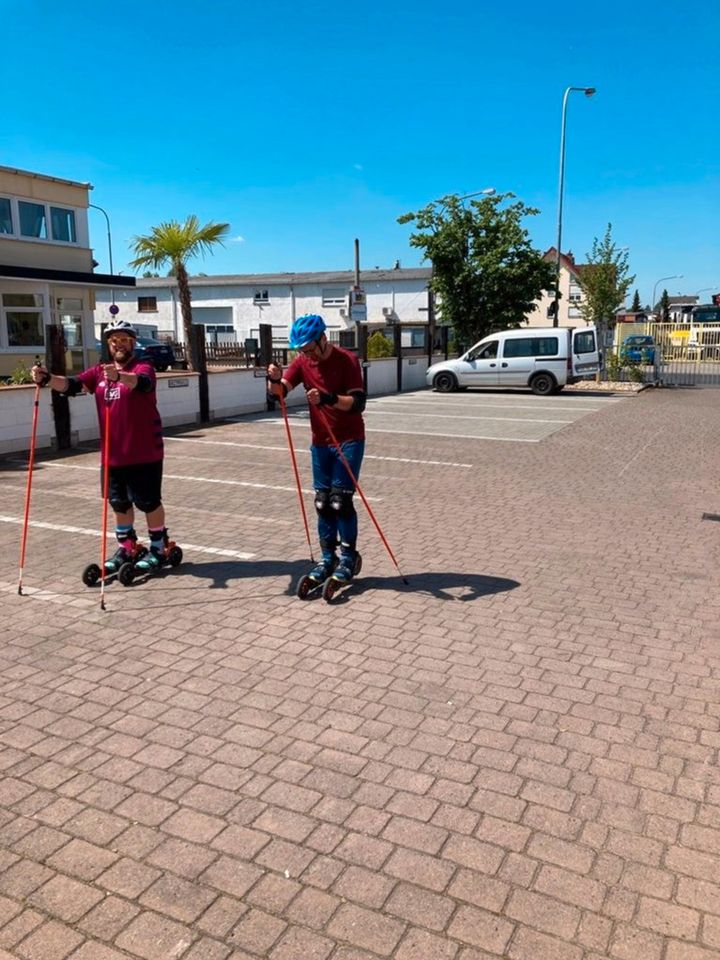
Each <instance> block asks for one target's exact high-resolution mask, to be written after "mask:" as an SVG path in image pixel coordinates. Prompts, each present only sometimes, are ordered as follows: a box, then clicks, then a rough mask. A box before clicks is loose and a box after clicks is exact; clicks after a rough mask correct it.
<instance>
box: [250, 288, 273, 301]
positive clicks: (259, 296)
mask: <svg viewBox="0 0 720 960" xmlns="http://www.w3.org/2000/svg"><path fill="white" fill-rule="evenodd" d="M253 303H270V297H269V296H268V292H267V290H256V291H255V296H254V297H253Z"/></svg>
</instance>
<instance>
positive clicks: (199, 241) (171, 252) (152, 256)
mask: <svg viewBox="0 0 720 960" xmlns="http://www.w3.org/2000/svg"><path fill="white" fill-rule="evenodd" d="M229 229H230V224H229V223H212V222H210V223H206V224H205V225H204V226H200V221H199V220H198V218H197V217H196V216H195V215H194V214H191V215H190V216H189V217H188V218H187V220H185V222H184V223H179V222H178V221H177V220H169V221H168V222H166V223H161V224H159V226H157V227H153V228H152V230H151V232H150V234H149V235H148V236H140V237H133V240H132V248H133V252H134V253H135V259H134V260H132V261H131V262H130V266H131V267H132V268H133V269H134V270H140V269H142V268H143V267H146V268H148V269H150V270H158V269H159V268H161V267H164V266H169V267H170V273H171V275H172V276H174V277H175V279H176V280H177V285H178V295H179V299H180V309H181V312H182V318H183V330H184V333H185V349H186V351H187V358H188V366H189V367H190V369H191V370H195V369H197V357H196V356H195V349H194V342H193V337H192V306H191V293H190V282H189V278H188V272H187V266H186V264H187V262H188V260H192V259H193V258H194V257H197V256H204V255H205V254H206V253H208V252H210V251H211V250H212V248H213V247H214V246H215V245H216V244H218V243H219V244H221V245H222V241H223V239H224V238H225V237H226V236H227V233H228V230H229Z"/></svg>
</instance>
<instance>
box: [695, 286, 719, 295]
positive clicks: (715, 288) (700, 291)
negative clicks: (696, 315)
mask: <svg viewBox="0 0 720 960" xmlns="http://www.w3.org/2000/svg"><path fill="white" fill-rule="evenodd" d="M718 286H719V284H717V283H714V284H713V285H712V286H711V287H702V288H701V289H700V290H698V291H697V293H696V294H695V296H696V297H698V298H699V297H700V294H701V293H705V292H706V291H707V290H717V288H718Z"/></svg>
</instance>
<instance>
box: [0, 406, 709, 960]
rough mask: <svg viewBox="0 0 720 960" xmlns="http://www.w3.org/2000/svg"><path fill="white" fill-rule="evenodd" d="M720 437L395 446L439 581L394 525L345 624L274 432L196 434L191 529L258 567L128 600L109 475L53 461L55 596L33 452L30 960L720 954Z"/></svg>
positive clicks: (176, 508)
mask: <svg viewBox="0 0 720 960" xmlns="http://www.w3.org/2000/svg"><path fill="white" fill-rule="evenodd" d="M429 396H430V395H428V397H429ZM498 396H499V395H498ZM453 399H454V400H456V401H458V402H457V404H456V407H455V409H456V410H457V411H458V415H466V416H467V415H472V414H473V413H479V412H481V411H482V409H483V404H484V403H485V404H487V403H488V402H489V400H487V399H486V398H484V397H482V396H478V395H475V396H471V395H457V396H455V397H454V398H453ZM561 400H562V403H564V404H568V405H572V403H573V402H574V398H573V397H572V396H571V395H566V394H563V395H562V397H561V398H553V400H552V401H547V402H550V403H552V402H555V403H556V404H559V403H560V401H561ZM530 402H531V403H532V400H530ZM388 409H391V408H388ZM378 410H379V414H377V412H376V414H374V415H373V423H374V424H377V423H378V421H381V420H382V404H380V405H379V407H378ZM399 420H400V422H402V418H398V417H397V416H395V417H393V418H392V429H393V430H397V429H399V428H398V422H399ZM388 421H390V418H389V417H388ZM718 423H720V391H712V390H685V391H683V390H675V391H645V392H644V393H642V394H641V395H639V396H638V397H636V398H632V399H622V400H620V401H618V402H617V403H605V404H604V405H603V406H602V407H601V408H600V409H598V410H597V411H595V412H591V413H588V414H587V415H586V416H584V417H583V418H582V419H579V420H577V421H576V422H574V423H571V424H569V425H567V426H565V427H564V428H563V429H561V430H560V431H559V432H556V433H554V434H553V435H552V436H549V437H547V438H546V439H544V440H542V442H540V443H534V444H523V443H509V442H507V443H505V442H499V441H498V442H493V441H482V440H474V439H459V438H457V437H456V438H443V437H436V438H428V437H423V436H412V435H403V434H399V433H388V434H385V433H379V432H378V433H373V434H372V435H371V436H370V440H369V445H368V451H369V453H371V454H373V455H375V456H378V457H380V456H382V457H388V458H395V459H368V460H366V463H365V467H364V472H363V478H362V479H363V481H364V487H365V490H366V493H367V494H368V495H369V496H371V497H373V498H376V499H373V501H372V502H373V505H374V508H375V510H376V513H377V515H378V518H379V519H380V521H381V523H382V524H383V526H384V528H385V531H386V533H387V535H388V538H389V539H390V542H391V545H392V546H393V548H394V550H395V552H396V554H397V556H398V559H399V561H400V564H401V566H402V568H403V572H405V573H406V574H407V575H408V577H409V578H410V581H411V582H410V586H409V587H403V586H402V585H401V584H400V582H399V580H398V578H397V576H396V575H395V573H394V570H393V568H392V566H391V564H390V563H389V561H388V559H387V557H386V555H385V554H384V552H383V550H382V547H381V546H380V545H379V542H378V540H377V538H376V537H375V536H374V534H373V532H372V530H371V527H370V524H369V522H368V521H367V519H365V518H363V519H362V521H361V522H362V532H363V535H362V547H363V553H364V558H365V568H364V573H363V577H362V579H361V580H359V581H358V582H357V584H356V585H355V587H354V589H353V591H352V592H351V593H350V594H348V596H347V598H346V599H345V601H344V602H341V603H338V604H337V605H334V606H328V605H326V604H324V603H323V601H322V600H320V599H318V600H314V601H310V602H306V603H302V602H301V601H299V600H297V599H295V598H294V597H293V595H292V584H293V581H294V580H295V579H296V578H297V576H298V575H299V574H300V572H302V571H303V570H304V569H305V568H306V567H307V558H306V547H305V546H304V534H303V531H302V527H301V526H300V524H299V520H298V508H297V502H296V495H295V492H294V490H293V486H292V475H291V473H290V470H289V461H288V458H287V455H286V454H285V453H284V452H283V449H282V445H283V432H282V430H281V429H280V428H279V427H278V426H276V425H275V424H268V423H265V422H258V421H255V420H244V421H240V422H238V423H228V424H222V425H218V426H215V427H211V428H203V429H202V430H200V429H198V430H196V431H190V432H186V433H183V434H179V435H178V441H177V442H170V443H169V444H168V453H169V458H168V461H167V464H166V472H167V473H168V474H169V475H171V476H172V477H173V478H174V479H168V481H167V483H166V501H167V503H168V506H169V510H168V513H169V521H170V525H171V532H172V533H173V534H174V535H175V536H176V537H177V538H178V540H179V541H180V542H184V543H193V544H195V545H198V546H201V547H205V548H207V547H214V548H217V549H221V550H226V551H235V552H236V553H237V552H244V553H248V554H253V555H254V557H253V559H250V560H240V559H238V558H237V557H236V556H234V555H233V554H229V555H222V554H220V555H212V554H210V553H207V552H202V551H200V550H195V551H193V550H188V551H187V558H186V559H187V562H186V564H185V565H184V567H183V568H181V570H178V571H174V572H171V573H168V574H167V575H166V576H164V577H162V578H158V579H156V580H154V581H152V582H150V583H148V584H145V585H136V586H134V587H132V588H130V589H127V590H124V589H123V588H121V587H120V586H116V585H112V586H110V587H109V589H108V591H107V607H108V609H107V610H106V611H105V612H103V611H101V610H100V609H99V608H98V603H97V591H89V590H87V589H86V588H84V587H83V586H82V585H81V584H80V583H79V579H78V571H79V570H81V569H82V567H83V565H84V564H85V563H86V562H88V561H90V560H92V559H93V558H94V554H95V553H97V543H98V541H97V539H96V538H93V537H92V536H89V535H86V534H82V533H71V532H63V531H61V530H57V529H54V528H53V525H55V526H57V525H59V524H65V525H67V526H70V527H75V528H78V529H79V530H92V529H95V528H96V527H97V524H98V514H99V508H98V500H97V496H96V490H95V487H96V484H97V452H95V451H90V450H85V451H80V452H77V453H75V454H74V455H72V456H70V457H64V458H60V459H58V460H56V461H54V466H51V465H47V464H46V463H45V462H41V464H40V465H39V467H38V471H37V478H36V485H35V491H34V494H33V512H32V517H33V520H34V521H36V522H40V523H46V524H48V525H49V526H46V527H39V526H36V527H33V528H32V530H31V533H30V543H29V550H28V562H27V564H26V575H25V580H26V584H27V586H28V588H29V589H30V590H32V589H37V588H42V591H43V592H42V593H32V594H31V595H30V596H25V597H18V596H17V590H16V579H15V578H16V573H17V556H18V537H19V527H18V526H17V525H16V524H13V523H11V522H8V520H7V518H10V519H12V518H17V517H18V516H20V515H21V514H22V504H23V483H24V474H23V471H22V469H20V468H19V467H18V465H17V464H15V463H13V462H11V461H5V462H0V513H1V514H2V515H3V517H5V518H6V519H5V521H4V522H2V523H0V549H1V551H2V557H3V561H2V565H1V567H0V591H1V592H0V605H1V611H2V637H3V645H2V649H1V650H0V774H1V778H0V960H5V958H16V960H123V958H124V960H128V958H133V960H137V958H144V960H257V958H260V957H263V958H264V957H267V958H270V960H377V958H390V960H490V958H511V960H601V958H611V960H712V958H717V957H719V956H720V773H719V771H718V746H719V745H720V654H719V652H718V647H719V645H720V600H719V599H718V587H719V586H720V582H719V581H720V578H719V576H718V559H719V555H718V543H719V542H720V523H717V522H714V521H712V520H703V519H702V514H703V512H708V513H720V488H719V486H718V478H719V477H720V444H719V442H718V441H719V439H720V437H719V430H718ZM409 429H411V428H409ZM293 432H294V435H295V437H296V440H297V442H298V445H299V447H301V448H302V447H304V446H305V444H306V441H307V437H306V435H305V433H304V432H303V430H302V429H300V428H299V427H298V426H295V427H294V428H293ZM448 432H452V431H448ZM454 432H460V431H459V430H455V431H454ZM188 440H189V441H192V442H186V441H188ZM200 440H202V441H204V443H202V444H201V443H199V442H197V441H200ZM181 441H182V442H181ZM208 441H209V442H208ZM220 442H221V443H220ZM238 444H239V445H238ZM272 448H275V449H272ZM299 459H300V463H301V467H302V470H303V473H304V478H305V486H306V487H307V486H309V469H308V458H307V455H306V454H304V453H302V452H301V453H300V454H299ZM422 460H433V461H436V462H435V463H432V464H428V463H424V464H423V463H420V462H413V461H422ZM440 461H443V462H446V463H448V464H453V463H454V464H470V465H471V466H469V467H468V466H441V465H440V464H439V462H440ZM180 477H183V478H184V479H179V478H180ZM193 477H194V478H199V477H201V478H204V480H202V481H201V480H198V479H191V478H193ZM210 480H213V481H215V482H212V483H211V482H208V481H210ZM220 481H234V483H228V482H225V483H223V482H220ZM258 485H260V486H258ZM262 485H265V486H262ZM310 504H311V500H310V498H308V505H310Z"/></svg>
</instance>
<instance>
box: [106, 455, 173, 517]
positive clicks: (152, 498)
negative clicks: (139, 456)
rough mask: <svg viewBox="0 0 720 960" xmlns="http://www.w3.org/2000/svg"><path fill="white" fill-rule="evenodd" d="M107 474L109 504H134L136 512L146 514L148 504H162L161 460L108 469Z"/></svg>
mask: <svg viewBox="0 0 720 960" xmlns="http://www.w3.org/2000/svg"><path fill="white" fill-rule="evenodd" d="M108 472H109V477H108V500H109V501H110V502H111V503H113V502H130V503H134V504H135V506H136V507H137V508H138V510H141V511H142V512H143V513H147V512H148V505H149V504H158V505H159V504H160V503H161V502H162V473H163V462H162V460H156V461H154V462H153V463H136V464H134V465H133V466H131V467H110V470H109V471H108ZM153 509H156V508H155V507H153Z"/></svg>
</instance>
